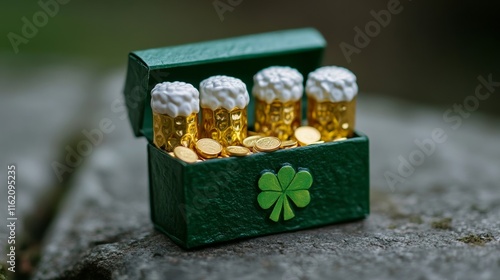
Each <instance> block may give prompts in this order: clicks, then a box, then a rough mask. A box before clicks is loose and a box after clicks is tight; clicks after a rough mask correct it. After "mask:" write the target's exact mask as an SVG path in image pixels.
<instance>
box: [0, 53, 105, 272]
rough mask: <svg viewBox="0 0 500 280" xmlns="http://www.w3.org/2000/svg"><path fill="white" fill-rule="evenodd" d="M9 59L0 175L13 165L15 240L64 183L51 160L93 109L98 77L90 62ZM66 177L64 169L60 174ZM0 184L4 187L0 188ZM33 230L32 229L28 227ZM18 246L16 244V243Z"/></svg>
mask: <svg viewBox="0 0 500 280" xmlns="http://www.w3.org/2000/svg"><path fill="white" fill-rule="evenodd" d="M7 58H8V57H0V60H1V61H3V62H7V63H6V64H2V65H1V66H0V87H1V88H2V91H1V93H0V95H1V100H2V101H1V102H0V119H1V120H2V121H1V122H0V130H1V131H2V137H0V154H1V155H2V156H1V157H0V166H1V169H0V170H2V171H1V172H0V180H1V181H2V182H6V180H7V165H10V164H15V165H16V169H17V170H16V171H17V172H16V175H17V176H16V183H17V186H18V188H17V193H16V194H17V196H16V198H17V199H16V210H17V211H16V214H17V218H18V221H17V227H16V230H17V233H18V234H17V237H18V240H17V241H18V244H19V243H20V241H21V239H22V238H25V237H26V236H22V235H23V233H25V232H26V231H37V229H38V228H40V227H41V225H40V223H43V222H42V221H40V220H42V217H40V216H43V215H44V214H43V213H44V212H46V211H45V210H46V208H44V207H41V206H42V204H43V203H42V201H47V200H50V198H47V197H46V196H47V195H53V194H54V193H55V192H57V187H58V186H59V185H60V184H61V183H62V182H60V181H59V180H58V178H57V176H56V175H55V173H54V171H53V169H52V167H51V163H52V162H54V161H60V160H61V158H64V156H65V153H66V151H65V150H64V149H65V146H67V145H69V144H71V141H72V140H73V139H74V138H75V137H80V136H79V134H80V135H81V133H80V130H81V129H82V128H84V127H85V125H86V124H88V123H87V122H88V121H89V119H90V117H89V114H88V112H89V111H91V110H92V104H91V100H92V96H93V95H95V90H94V89H93V84H95V83H96V82H97V81H99V78H98V77H96V76H94V75H93V73H92V71H90V70H89V65H87V64H85V63H78V62H76V63H75V65H72V66H69V65H67V64H58V63H55V62H54V61H51V62H52V64H47V65H45V66H43V67H42V66H38V67H36V66H34V65H33V63H32V62H31V63H29V62H24V63H21V62H17V63H11V64H9V63H8V62H12V61H11V60H9V59H7ZM64 175H65V176H64V178H68V177H69V176H68V174H64ZM3 191H4V190H3V188H2V192H3ZM4 195H5V193H2V194H1V195H0V197H1V199H0V209H2V210H1V211H0V220H2V221H5V219H6V218H7V211H6V209H7V199H6V196H4ZM7 234H8V232H7V227H5V226H2V227H0V240H2V242H1V244H2V246H0V263H1V262H2V261H4V260H5V254H4V252H5V251H4V250H5V248H6V247H5V246H3V244H4V242H3V240H6V238H7ZM31 234H34V233H31ZM18 248H19V247H18Z"/></svg>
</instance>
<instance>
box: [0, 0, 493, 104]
mask: <svg viewBox="0 0 500 280" xmlns="http://www.w3.org/2000/svg"><path fill="white" fill-rule="evenodd" d="M43 1H44V2H46V1H47V0H43ZM61 1H62V0H61ZM66 1H67V0H66ZM215 2H216V1H194V0H183V1H159V0H150V1H132V0H123V1H81V0H73V1H69V2H68V3H67V4H64V5H62V4H61V5H59V6H60V7H59V11H58V12H57V14H56V15H55V16H54V17H50V18H49V19H48V22H47V24H46V25H45V26H43V27H41V28H39V30H38V33H37V34H36V36H34V37H33V38H31V39H29V42H28V43H27V44H21V45H20V46H19V53H18V54H15V53H14V50H13V47H12V46H11V44H10V42H9V39H8V36H7V35H8V34H9V32H14V33H16V34H21V28H22V27H23V24H24V23H23V22H22V20H21V19H22V17H27V18H28V19H29V20H30V21H31V20H32V17H33V15H34V14H35V13H36V12H37V11H40V10H41V8H40V6H39V4H38V1H16V0H2V4H1V6H2V7H1V11H0V18H1V21H2V24H1V25H0V34H2V35H3V39H2V40H1V41H0V58H1V60H0V61H1V63H2V64H6V65H7V67H10V66H12V67H15V66H18V65H20V64H22V65H25V66H26V67H30V66H31V67H38V66H41V65H43V64H46V63H53V62H55V61H57V62H60V61H63V60H68V61H70V60H71V61H72V63H76V62H75V61H79V62H78V63H88V64H90V65H92V67H94V68H95V69H107V68H116V67H125V63H126V57H127V53H128V52H129V51H131V50H136V49H146V48H152V47H160V46H166V45H176V44H183V43H189V42H195V41H203V40H209V39H216V38H224V37H230V36H236V35H243V34H251V33H258V32H265V31H272V30H279V29H287V28H296V27H306V26H312V27H315V28H317V29H318V30H320V31H321V32H322V33H323V35H324V36H325V38H326V39H327V42H328V44H329V45H328V49H327V52H326V56H325V64H335V65H342V66H345V67H348V68H350V69H351V70H352V71H353V72H354V73H356V74H357V76H358V80H359V85H360V89H361V91H362V92H377V93H383V94H388V95H392V96H397V97H401V98H406V99H410V100H415V101H419V102H430V103H437V104H440V105H443V106H450V105H452V104H453V103H455V102H461V101H462V100H463V98H464V97H465V96H467V95H470V94H472V93H473V92H474V89H475V86H476V84H477V80H476V78H477V76H478V75H487V74H489V73H492V74H493V76H494V77H495V74H496V75H499V74H500V71H499V70H500V66H499V62H500V52H499V51H498V49H499V46H500V44H499V43H500V34H499V33H500V32H499V30H500V29H499V24H498V20H497V19H498V11H499V9H498V7H499V4H498V2H496V1H420V0H413V1H411V0H402V1H400V3H401V6H402V7H403V10H402V12H401V13H399V14H397V15H393V16H392V18H391V21H390V23H389V25H388V26H387V27H382V28H381V30H380V33H379V34H378V36H375V37H374V38H372V39H371V41H370V43H369V44H368V46H366V47H365V48H363V49H361V52H360V53H359V54H353V55H352V57H351V59H352V61H351V63H349V62H348V61H347V60H346V58H345V57H344V55H343V54H342V52H341V49H340V47H339V44H340V43H341V42H346V43H349V44H351V45H353V39H354V35H355V31H354V27H356V26H358V27H360V28H361V29H364V27H365V25H366V24H367V23H368V22H370V21H371V20H373V17H372V15H371V14H370V11H371V10H374V11H379V10H381V9H387V4H388V3H389V2H390V1H388V0H377V1H327V0H324V1H277V0H273V1H250V0H232V1H228V0H220V2H223V3H226V4H228V5H230V4H231V3H233V4H237V5H235V6H234V7H231V10H228V11H226V12H224V14H223V17H224V20H223V21H221V18H220V17H219V15H218V14H217V12H216V9H215V8H214V3H215ZM74 59H77V60H74ZM23 67H24V66H23ZM498 79H499V80H500V78H498ZM496 100H498V99H496ZM495 107H496V106H495V103H494V102H487V103H484V104H481V108H480V110H481V111H483V110H484V111H487V112H493V113H495V112H500V111H499V110H496V109H495Z"/></svg>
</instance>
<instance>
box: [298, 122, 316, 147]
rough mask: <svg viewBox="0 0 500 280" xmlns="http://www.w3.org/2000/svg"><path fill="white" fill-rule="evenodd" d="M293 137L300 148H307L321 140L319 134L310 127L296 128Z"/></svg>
mask: <svg viewBox="0 0 500 280" xmlns="http://www.w3.org/2000/svg"><path fill="white" fill-rule="evenodd" d="M294 136H295V139H297V141H298V142H299V144H300V145H301V146H307V145H309V144H312V143H315V142H318V141H319V140H321V133H319V131H318V130H317V129H316V128H314V127H312V126H301V127H299V128H297V129H296V130H295V133H294Z"/></svg>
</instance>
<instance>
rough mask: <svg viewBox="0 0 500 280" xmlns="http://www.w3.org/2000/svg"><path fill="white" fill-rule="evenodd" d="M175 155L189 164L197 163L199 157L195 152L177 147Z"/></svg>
mask: <svg viewBox="0 0 500 280" xmlns="http://www.w3.org/2000/svg"><path fill="white" fill-rule="evenodd" d="M174 155H175V157H176V158H178V159H180V160H183V161H185V162H188V163H195V162H196V161H198V155H197V154H196V153H195V152H194V151H193V150H191V149H189V148H186V147H183V146H177V147H175V149H174Z"/></svg>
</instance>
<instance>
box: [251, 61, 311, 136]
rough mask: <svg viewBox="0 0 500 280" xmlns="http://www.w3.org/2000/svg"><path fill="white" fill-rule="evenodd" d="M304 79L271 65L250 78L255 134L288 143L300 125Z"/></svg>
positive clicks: (289, 70)
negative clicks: (251, 79) (276, 138)
mask: <svg viewBox="0 0 500 280" xmlns="http://www.w3.org/2000/svg"><path fill="white" fill-rule="evenodd" d="M303 81H304V78H303V77H302V74H300V73H299V71H297V70H295V69H293V68H290V67H282V66H272V67H269V68H266V69H263V70H261V71H259V72H258V73H257V74H256V75H255V76H254V86H253V90H252V93H253V95H254V96H255V99H256V100H255V131H256V132H258V133H262V134H264V135H267V136H275V137H278V138H279V139H280V140H288V139H290V137H291V136H293V131H294V130H295V129H296V128H297V127H299V126H300V122H301V98H302V92H303V91H304V86H303V85H302V82H303Z"/></svg>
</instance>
